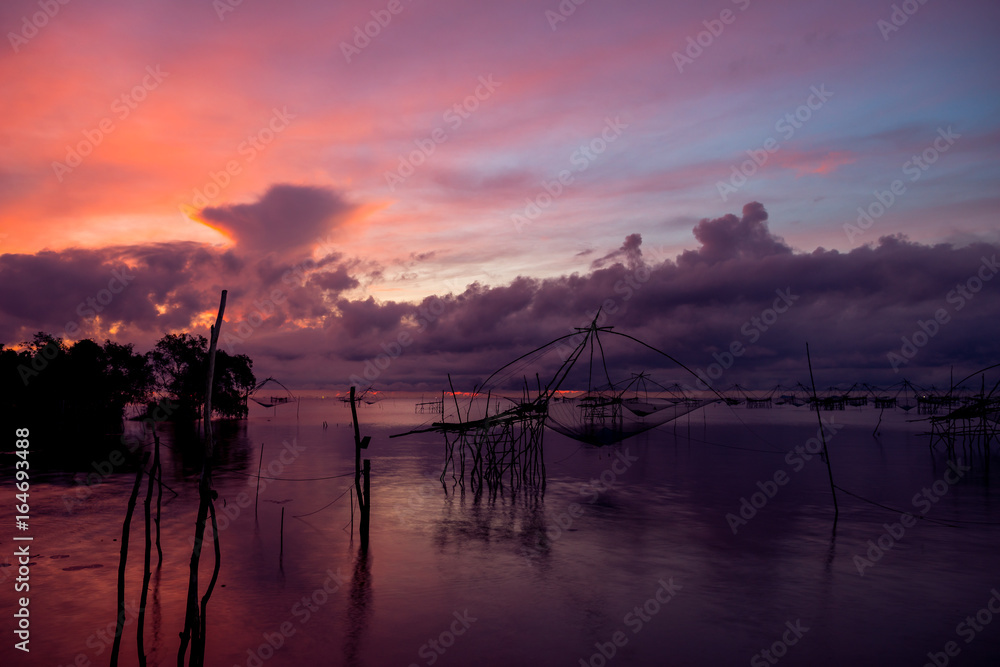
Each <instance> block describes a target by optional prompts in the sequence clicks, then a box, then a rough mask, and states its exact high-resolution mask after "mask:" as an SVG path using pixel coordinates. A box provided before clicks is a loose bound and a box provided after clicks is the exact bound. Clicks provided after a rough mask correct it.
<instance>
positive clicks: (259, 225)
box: [201, 185, 354, 255]
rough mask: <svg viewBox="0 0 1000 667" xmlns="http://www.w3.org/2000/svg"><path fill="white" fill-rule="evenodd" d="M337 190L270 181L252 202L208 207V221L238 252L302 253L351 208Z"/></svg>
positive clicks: (203, 214) (328, 231) (204, 214)
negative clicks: (230, 239)
mask: <svg viewBox="0 0 1000 667" xmlns="http://www.w3.org/2000/svg"><path fill="white" fill-rule="evenodd" d="M353 208H354V207H353V206H352V205H350V204H348V203H347V202H346V201H344V199H343V198H342V197H341V195H340V194H338V193H336V192H334V191H332V190H329V189H326V188H320V187H312V186H300V185H273V186H271V187H270V188H269V189H268V191H267V192H265V193H264V195H263V196H262V197H261V198H260V199H259V200H257V201H256V202H254V203H252V204H233V205H229V206H218V207H209V208H206V209H203V210H202V211H201V215H202V216H203V217H204V218H205V220H207V221H208V222H210V223H212V224H213V225H215V226H217V227H219V228H220V229H222V230H224V231H226V232H227V233H229V234H230V235H231V236H232V237H233V239H234V240H235V241H236V244H237V247H238V248H239V250H240V251H241V252H242V253H253V254H260V255H265V254H268V253H272V252H273V253H276V254H278V255H287V254H289V253H291V254H295V253H302V252H304V251H305V250H306V249H308V248H309V247H310V246H311V245H313V244H316V243H317V242H319V241H320V239H322V238H323V237H325V236H326V235H327V234H329V233H330V231H331V230H332V229H333V228H335V227H336V226H337V225H339V224H341V223H342V222H343V221H344V220H345V219H346V217H347V215H348V214H349V213H350V212H351V211H352V210H353Z"/></svg>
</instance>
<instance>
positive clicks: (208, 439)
mask: <svg viewBox="0 0 1000 667" xmlns="http://www.w3.org/2000/svg"><path fill="white" fill-rule="evenodd" d="M225 310H226V290H222V299H221V301H220V303H219V314H218V316H217V317H216V319H215V325H214V326H213V327H212V329H211V341H210V342H209V347H208V377H207V378H206V389H205V412H204V415H203V417H202V421H203V424H204V427H205V453H204V460H203V462H202V468H201V480H200V481H199V483H198V496H199V500H200V502H199V503H198V518H197V519H196V521H195V535H194V546H193V547H192V549H191V567H190V575H189V578H188V596H187V610H186V613H185V617H184V630H183V632H181V643H180V648H179V650H178V652H177V665H178V667H183V665H184V655H185V654H186V653H187V647H188V644H189V643H190V644H191V659H190V663H189V664H190V665H193V666H200V665H202V664H204V661H205V637H204V628H205V626H206V623H205V618H204V616H205V610H206V608H207V606H208V598H209V596H210V595H211V594H212V589H213V587H214V584H215V581H216V579H217V578H218V574H219V568H220V565H221V564H220V562H219V555H220V549H219V531H218V529H217V528H216V526H215V523H216V521H215V508H214V507H213V506H212V501H213V500H214V495H215V491H213V490H212V477H211V461H212V453H213V447H212V385H213V384H214V379H215V351H216V348H217V346H218V343H219V330H220V329H221V328H222V316H223V314H224V313H225ZM209 513H211V515H212V524H213V525H212V533H213V537H214V541H215V555H216V559H215V568H214V570H213V572H212V582H211V584H210V585H209V587H208V590H207V591H206V592H205V596H204V597H203V598H202V600H201V608H200V610H199V606H198V564H199V562H200V560H201V547H202V543H203V542H204V539H205V523H206V521H207V519H208V516H209Z"/></svg>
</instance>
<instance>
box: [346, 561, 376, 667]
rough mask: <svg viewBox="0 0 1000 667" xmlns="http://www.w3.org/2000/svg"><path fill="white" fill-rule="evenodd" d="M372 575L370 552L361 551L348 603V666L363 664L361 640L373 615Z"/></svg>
mask: <svg viewBox="0 0 1000 667" xmlns="http://www.w3.org/2000/svg"><path fill="white" fill-rule="evenodd" d="M371 601H372V575H371V569H370V563H369V561H368V550H367V549H360V550H359V551H358V556H357V558H356V559H355V561H354V574H353V575H352V576H351V593H350V597H349V598H348V601H347V611H346V613H347V623H346V626H347V632H346V638H345V642H344V658H345V659H346V660H347V665H349V666H352V665H360V664H362V660H361V655H360V651H359V649H360V647H361V640H362V639H363V638H364V634H365V632H366V631H367V630H368V617H369V616H370V614H371V609H370V606H371Z"/></svg>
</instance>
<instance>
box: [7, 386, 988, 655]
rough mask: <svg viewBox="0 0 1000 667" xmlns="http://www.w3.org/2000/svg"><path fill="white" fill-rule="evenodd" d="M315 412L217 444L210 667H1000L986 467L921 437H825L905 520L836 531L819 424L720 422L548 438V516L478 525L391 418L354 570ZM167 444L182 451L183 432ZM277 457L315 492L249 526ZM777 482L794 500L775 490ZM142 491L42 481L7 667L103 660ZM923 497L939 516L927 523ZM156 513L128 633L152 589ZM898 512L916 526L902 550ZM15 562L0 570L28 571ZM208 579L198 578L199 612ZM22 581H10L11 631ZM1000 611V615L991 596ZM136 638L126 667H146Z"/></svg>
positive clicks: (163, 608) (844, 499)
mask: <svg viewBox="0 0 1000 667" xmlns="http://www.w3.org/2000/svg"><path fill="white" fill-rule="evenodd" d="M319 396H320V394H319V393H318V392H315V393H313V395H312V396H311V397H310V398H307V399H304V400H302V401H301V403H300V404H299V405H298V406H296V405H285V406H279V407H277V408H276V409H274V410H265V409H263V408H261V409H257V408H256V406H254V410H253V411H252V412H251V418H250V419H249V420H248V421H247V422H245V423H243V424H240V425H238V426H237V427H236V428H228V429H226V428H222V427H220V429H219V430H220V431H223V432H224V433H222V434H220V439H221V440H222V442H221V443H220V447H219V449H220V452H219V453H220V458H221V461H222V462H221V463H220V464H219V465H218V466H217V468H216V471H215V473H214V485H215V488H216V489H217V490H218V492H219V496H220V498H219V501H218V503H217V507H218V510H219V521H220V541H221V545H222V570H221V575H220V579H219V585H218V586H217V587H216V590H215V592H214V594H213V596H212V599H211V602H210V603H209V607H208V646H207V664H209V665H227V666H228V665H244V666H253V665H259V664H267V665H299V664H305V665H312V664H324V665H402V666H404V667H405V666H407V665H413V664H415V665H431V664H436V665H444V666H446V665H469V664H476V665H484V666H485V665H556V664H564V665H580V664H581V661H582V664H584V665H588V664H589V665H594V666H595V667H596V666H599V665H602V664H605V663H606V664H608V665H615V664H620V665H731V664H748V663H749V664H751V665H756V664H773V663H772V662H769V661H767V660H766V659H765V658H764V657H762V656H760V655H759V653H760V652H761V651H762V650H765V649H767V650H769V651H771V650H773V651H774V653H773V654H771V658H772V660H773V661H777V660H779V658H780V662H781V663H782V664H787V665H887V664H893V665H895V664H911V665H923V664H925V663H928V662H929V661H930V658H929V657H928V653H929V652H930V653H932V654H933V653H940V654H941V655H940V656H938V660H939V661H940V660H942V659H944V658H945V657H947V656H945V655H944V653H943V652H944V651H945V650H946V645H947V643H948V642H955V644H954V645H953V646H952V647H951V648H952V652H953V653H957V654H956V655H955V656H953V657H949V658H948V660H949V662H950V664H955V665H986V664H991V665H992V664H996V658H997V656H1000V615H998V616H997V618H996V619H995V620H994V619H993V616H994V614H993V613H992V612H990V611H989V610H988V609H987V611H986V612H984V613H981V614H980V617H979V620H978V621H976V619H975V618H973V621H974V622H976V623H977V625H976V626H975V627H978V628H980V630H973V626H970V625H961V626H960V625H959V624H960V623H963V622H964V620H965V619H966V617H969V616H972V617H975V616H976V614H977V613H978V612H980V610H981V609H984V608H987V603H988V602H989V601H990V599H991V595H992V593H991V591H992V590H993V589H997V590H1000V569H998V568H997V565H998V564H1000V559H998V555H997V554H998V547H1000V512H998V511H997V508H998V507H1000V502H998V501H1000V494H998V491H997V474H996V470H995V466H994V470H993V471H992V474H991V475H990V477H991V479H988V478H987V475H986V474H985V473H984V470H983V466H982V463H981V461H975V462H972V465H971V470H969V471H963V472H962V475H961V477H957V473H954V472H949V471H950V470H951V469H950V468H949V467H948V464H947V459H946V458H945V456H944V454H943V452H940V451H937V452H932V451H930V450H929V448H928V446H927V440H926V438H925V437H923V436H921V435H920V432H921V431H922V430H923V428H924V427H925V425H924V424H914V423H908V422H906V421H905V420H906V419H913V418H915V417H916V415H912V414H909V415H907V414H906V413H903V412H893V413H888V412H887V413H886V415H885V418H884V421H883V423H882V427H881V436H880V437H879V438H877V439H876V438H874V437H873V436H872V429H873V427H874V425H875V422H876V421H877V419H878V412H877V411H875V410H873V409H871V408H862V409H852V410H847V411H843V412H831V413H823V417H824V418H825V419H832V420H833V422H834V424H836V425H837V426H835V427H832V429H831V430H832V432H831V433H830V434H829V437H830V440H829V448H830V458H831V463H832V469H833V475H834V476H835V481H836V483H837V484H838V486H840V487H842V488H844V489H846V490H849V491H851V492H853V493H856V494H858V495H861V496H864V497H867V498H869V499H871V500H874V501H877V502H879V503H881V504H883V505H886V506H889V507H891V508H894V509H895V510H896V511H890V510H886V509H881V508H879V507H876V506H874V505H871V504H869V503H866V502H864V501H861V500H858V499H856V498H853V497H851V496H849V495H847V494H845V493H839V495H838V501H839V506H840V517H839V521H838V522H837V525H836V530H834V521H833V517H834V515H833V502H832V498H831V494H830V488H829V479H828V473H827V468H826V465H825V464H824V463H823V462H822V461H821V460H820V459H819V458H818V457H813V458H812V459H811V460H809V461H804V460H803V461H802V464H801V469H800V470H796V467H798V465H799V464H797V463H795V461H794V459H790V460H788V461H786V458H785V455H786V453H787V452H788V451H789V450H791V449H793V448H794V447H795V446H797V445H799V446H802V445H804V444H805V443H806V442H807V441H808V439H809V438H811V437H813V436H815V435H816V432H817V424H816V415H815V413H814V412H809V411H807V410H805V409H802V408H798V409H796V408H775V409H772V410H747V409H745V408H744V407H737V408H735V409H729V408H726V407H723V406H712V407H710V408H708V409H706V410H705V411H702V412H696V413H693V414H691V415H689V416H686V417H683V418H681V419H680V420H678V421H677V422H675V423H673V424H668V425H666V426H663V427H660V428H658V429H655V430H653V431H650V432H647V433H644V434H642V435H639V436H637V437H635V438H633V439H631V440H628V441H626V442H625V443H623V444H621V445H618V446H614V447H605V448H595V447H592V446H589V445H583V446H581V445H580V444H579V443H576V442H575V441H572V440H569V439H568V438H565V437H563V436H561V435H559V434H556V433H554V432H551V431H550V432H547V433H546V435H545V460H546V464H547V484H546V488H545V492H544V495H541V494H536V493H525V492H524V491H523V490H522V492H521V493H519V494H517V495H515V496H514V497H511V496H510V495H509V494H506V495H503V496H501V497H498V498H495V499H490V498H489V497H487V496H484V497H481V498H479V499H477V498H475V497H474V496H473V494H471V492H468V491H467V492H466V493H464V494H463V493H462V492H461V488H460V487H458V488H452V486H451V485H450V484H449V487H448V490H447V493H446V492H445V490H444V489H442V486H441V484H440V483H439V482H438V481H437V475H438V474H439V472H440V467H441V462H442V455H443V443H442V440H441V436H440V435H436V434H421V435H414V436H408V437H406V438H396V439H389V438H388V436H389V434H392V433H399V432H401V431H404V430H408V429H409V428H412V427H414V426H416V425H418V424H421V423H423V422H428V421H430V420H431V419H434V418H436V417H435V416H432V415H420V414H414V407H413V406H414V400H413V399H388V400H384V401H382V402H381V403H378V404H376V405H371V406H363V407H362V408H361V409H360V410H359V417H360V419H361V422H362V434H363V435H370V436H372V444H371V447H370V449H369V450H368V451H367V452H366V456H368V457H370V458H371V460H372V508H373V509H372V533H371V545H370V549H369V553H368V557H367V558H366V559H362V558H360V557H359V555H358V548H357V546H358V545H357V541H356V540H355V541H354V543H352V541H351V535H350V521H351V509H350V503H349V500H350V497H351V496H350V494H348V495H343V496H341V494H342V493H343V492H345V491H346V490H347V489H348V488H349V487H350V486H351V484H352V482H353V477H352V475H351V473H352V471H353V454H354V452H353V441H352V438H353V435H352V432H351V428H350V427H349V423H350V409H349V408H348V407H346V406H345V405H344V404H343V403H341V402H339V401H336V400H333V399H331V398H326V399H322V398H319ZM297 413H298V414H297ZM324 420H325V421H327V422H328V423H329V427H328V428H326V429H324V428H323V427H322V422H323V421H324ZM164 443H165V445H166V446H172V439H171V434H170V433H169V432H168V433H165V434H164ZM262 443H263V458H262V461H263V467H264V469H265V472H264V473H262V474H263V475H264V476H269V477H279V478H282V479H283V480H306V479H310V480H311V481H272V480H266V479H265V480H262V482H261V490H260V496H259V505H258V507H257V511H256V516H255V511H254V504H253V497H254V492H255V484H256V479H255V473H256V467H257V463H258V457H259V456H260V453H261V446H262ZM165 458H166V460H165V463H164V481H165V482H166V484H168V485H169V486H170V487H171V488H173V489H175V490H176V491H177V492H178V493H179V494H180V495H179V496H178V497H173V496H172V495H171V494H170V493H169V492H165V493H164V503H165V504H164V515H163V521H162V542H163V550H164V562H163V566H162V568H161V569H160V570H159V571H158V573H156V574H154V579H153V588H152V590H151V593H150V601H149V604H148V609H147V618H146V634H145V637H146V639H145V641H146V649H147V654H148V655H149V657H150V663H149V664H161V665H167V664H176V652H177V646H178V632H179V631H180V630H181V628H182V626H183V609H184V600H185V596H186V591H187V577H188V563H189V559H190V544H191V538H192V536H193V533H194V515H195V511H196V506H197V480H196V476H195V475H194V474H193V467H192V466H191V465H190V463H187V464H186V463H185V462H184V461H182V460H181V457H180V456H179V454H177V453H176V452H172V451H171V450H169V449H168V450H166V453H165ZM963 462H967V461H963ZM268 469H270V474H269V473H268V472H266V471H267V470H268ZM776 473H778V479H779V480H785V483H784V484H782V485H778V484H777V483H775V484H774V485H773V486H772V485H771V484H769V483H768V481H769V480H774V479H775V475H776ZM781 473H784V475H786V477H782V475H781ZM345 474H346V475H347V476H343V477H335V478H333V479H312V478H328V477H332V476H335V475H345ZM946 479H947V480H951V481H953V482H954V483H948V482H945V481H941V480H946ZM3 480H4V481H3V485H2V488H3V493H4V494H6V495H7V496H8V497H9V498H10V500H11V502H6V503H3V504H0V522H2V525H4V526H11V525H12V524H13V505H14V503H13V502H12V501H13V494H14V489H13V483H12V472H11V471H10V470H6V469H5V470H4V476H3ZM133 480H134V476H133V475H132V474H130V473H127V472H123V473H120V474H112V475H110V476H109V477H107V478H106V480H105V481H104V482H103V483H100V484H97V485H94V486H92V487H89V488H88V487H85V486H80V485H77V484H75V483H74V482H73V480H72V476H71V475H68V474H54V473H53V474H48V475H44V476H42V477H39V476H36V477H34V478H33V483H32V488H31V505H32V509H31V514H32V525H31V531H30V533H31V534H32V536H33V537H34V541H33V542H32V543H31V551H32V554H33V555H34V558H33V560H32V568H31V591H30V596H31V598H30V599H31V602H30V612H31V630H32V635H31V640H32V641H31V653H30V654H24V653H21V652H19V651H15V650H14V649H13V643H14V641H16V640H13V639H11V636H12V635H11V634H10V633H9V631H8V632H5V637H6V639H5V640H4V642H3V645H2V646H0V664H24V665H70V664H74V661H76V664H86V663H87V661H89V662H90V663H91V664H104V663H105V661H106V660H107V659H108V656H109V652H110V640H111V635H113V623H114V618H115V595H116V585H117V567H118V558H119V548H120V542H119V540H120V538H121V522H122V519H123V517H124V514H125V506H126V502H127V498H128V494H129V491H130V490H131V486H132V483H133ZM758 482H760V483H761V485H758ZM935 482H938V485H937V487H936V490H937V491H941V490H942V489H943V493H940V494H938V493H936V491H935V490H934V489H935V487H934V483H935ZM990 482H992V483H990ZM761 486H763V490H761ZM924 488H928V489H931V491H930V493H931V494H932V497H933V498H934V499H936V502H934V503H930V501H922V500H919V498H918V504H914V495H915V494H920V493H921V491H922V489H924ZM757 492H760V493H759V495H757V496H756V497H754V496H753V494H755V493H757ZM768 493H770V495H771V496H773V497H767V494H768ZM241 494H245V495H241ZM338 497H339V499H338ZM743 498H746V499H747V502H748V503H749V502H750V501H754V502H756V503H757V504H758V505H762V506H761V507H760V508H759V509H756V513H755V515H754V516H752V518H749V519H748V520H747V521H746V523H745V525H743V524H739V523H738V522H735V520H734V519H733V518H730V519H727V514H732V515H734V516H738V515H739V512H740V506H741V499H743ZM335 500H336V502H332V501H335ZM763 500H766V503H763V502H762V501H763ZM74 501H79V502H74ZM141 501H142V495H140V503H139V505H138V506H137V508H136V513H135V517H134V519H133V524H132V534H131V544H132V550H131V551H130V555H129V565H128V572H127V584H126V600H127V601H128V602H129V603H130V604H129V607H130V609H132V608H135V607H137V605H138V600H139V588H140V584H141V578H142V541H143V523H142V502H141ZM331 502H332V504H331ZM241 505H243V506H241ZM327 505H329V506H327ZM282 508H284V510H285V519H284V544H283V551H280V547H279V543H280V540H281V528H280V522H281V511H282ZM903 510H906V511H909V512H911V513H913V514H923V515H924V516H925V519H922V520H919V521H916V522H915V525H912V526H903V525H902V524H900V525H899V526H894V525H893V524H896V523H898V522H899V521H900V518H901V515H900V511H903ZM924 510H926V511H925V512H924ZM744 511H745V512H746V516H749V510H748V509H744ZM302 515H308V516H302ZM957 521H961V522H963V523H957ZM942 522H944V523H948V522H951V525H944V524H943V523H942ZM973 522H980V523H973ZM733 524H736V534H734V531H733V528H732V525H733ZM886 525H888V528H887V527H886ZM345 527H346V529H345ZM887 530H892V531H893V532H895V534H896V535H897V537H891V536H884V535H883V534H884V533H886V531H887ZM900 531H901V532H900ZM10 532H13V531H6V532H5V534H9V533H10ZM880 537H881V538H882V543H883V545H888V546H889V548H888V549H887V550H885V551H884V554H883V555H881V557H878V554H877V553H876V552H874V551H873V552H872V556H873V557H875V558H873V560H872V561H871V565H869V566H864V567H863V571H864V573H863V576H862V575H861V574H859V566H858V562H859V561H858V559H857V558H856V557H859V558H867V556H866V552H868V551H869V549H870V545H869V540H871V541H873V542H877V541H878V540H879V538H880ZM5 542H7V544H8V545H11V544H13V543H12V542H11V541H10V539H9V538H8V539H6V540H5ZM12 551H13V547H11V546H8V547H7V548H5V550H4V553H3V555H2V556H0V562H3V563H4V564H10V563H12V557H11V553H12ZM211 563H212V556H211V553H206V554H205V555H203V558H202V570H201V572H202V574H201V577H202V579H201V590H202V591H204V587H205V585H206V584H207V581H208V578H209V576H210V574H211ZM154 564H155V553H154ZM862 565H864V564H863V563H862ZM14 569H15V568H13V567H4V568H0V579H3V580H4V583H3V588H4V591H5V592H4V594H3V595H0V613H2V615H3V617H4V618H6V619H11V618H12V614H13V611H14V608H15V593H14V592H13V590H12V587H13V576H12V575H14ZM993 604H994V609H997V610H1000V594H997V601H995V602H994V603H993ZM987 616H988V617H989V618H988V619H987ZM128 618H129V625H128V627H127V630H126V632H125V637H124V639H123V643H122V659H121V663H120V664H123V665H125V664H136V663H137V660H136V641H135V621H134V613H133V612H131V611H130V612H129V617H128ZM987 620H988V622H984V621H987ZM6 625H8V627H9V621H8V623H7V624H6ZM109 625H111V627H112V631H111V633H110V634H109V633H108V632H107V629H108V626H109ZM790 628H797V630H796V631H793V630H790ZM268 639H270V640H271V644H272V645H277V646H278V648H272V647H271V645H269V644H268ZM785 640H788V641H787V643H786V641H785ZM967 640H968V641H967ZM616 641H617V644H616ZM432 642H433V643H432ZM793 642H794V643H793ZM602 651H603V653H604V655H602ZM605 656H610V657H605ZM262 658H263V659H262Z"/></svg>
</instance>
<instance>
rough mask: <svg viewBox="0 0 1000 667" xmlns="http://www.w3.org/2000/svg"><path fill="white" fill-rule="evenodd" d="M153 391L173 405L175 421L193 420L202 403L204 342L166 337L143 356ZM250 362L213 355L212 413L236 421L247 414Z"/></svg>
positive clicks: (205, 370) (243, 357) (253, 381)
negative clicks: (145, 357)
mask: <svg viewBox="0 0 1000 667" xmlns="http://www.w3.org/2000/svg"><path fill="white" fill-rule="evenodd" d="M147 358H148V359H149V363H150V365H151V368H152V371H153V375H154V377H155V378H156V384H157V389H158V390H159V391H160V392H162V393H163V394H166V395H167V396H169V397H170V400H171V401H173V402H174V403H175V404H176V405H177V409H176V410H175V411H174V416H175V418H176V419H197V418H198V416H199V415H200V413H201V410H202V406H203V405H204V403H205V376H206V374H207V373H208V340H207V339H206V338H205V337H204V336H192V335H190V334H186V333H183V334H167V335H166V336H164V337H163V338H161V339H160V340H159V341H158V342H157V343H156V346H155V347H154V348H153V349H152V350H151V351H150V352H149V354H148V355H147ZM252 368H253V361H252V360H251V359H250V357H248V356H247V355H245V354H240V355H236V356H230V355H229V354H227V353H226V352H224V351H222V350H218V351H217V352H216V358H215V384H214V385H213V387H212V407H213V412H216V413H218V414H219V415H222V416H223V417H228V418H233V419H238V418H242V417H246V415H247V397H248V396H249V395H250V392H251V391H253V388H254V386H256V379H255V378H254V375H253V370H252Z"/></svg>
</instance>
